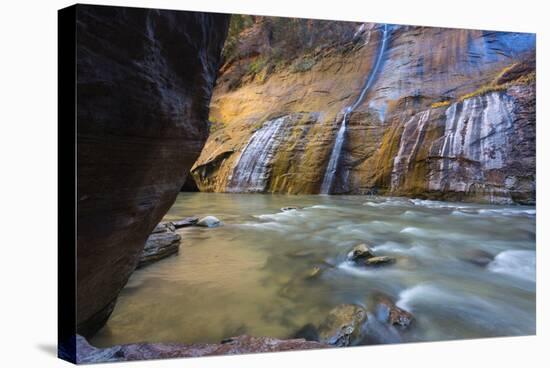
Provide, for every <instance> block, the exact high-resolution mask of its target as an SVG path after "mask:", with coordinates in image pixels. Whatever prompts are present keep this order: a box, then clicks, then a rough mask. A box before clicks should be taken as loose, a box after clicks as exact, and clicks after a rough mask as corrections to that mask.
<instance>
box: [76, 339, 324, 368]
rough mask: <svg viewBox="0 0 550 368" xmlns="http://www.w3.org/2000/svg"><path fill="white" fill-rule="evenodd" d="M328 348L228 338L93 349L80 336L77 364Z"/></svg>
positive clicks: (300, 342) (311, 343) (308, 343)
mask: <svg viewBox="0 0 550 368" xmlns="http://www.w3.org/2000/svg"><path fill="white" fill-rule="evenodd" d="M328 347H329V346H328V345H326V344H322V343H319V342H314V341H306V340H304V339H302V338H298V339H290V340H279V339H275V338H270V337H252V336H246V335H243V336H237V337H232V338H229V339H226V340H224V341H223V342H222V343H219V344H190V345H185V344H171V343H139V344H128V345H117V346H112V347H109V348H103V349H100V348H95V347H93V346H91V345H90V344H89V343H88V342H87V341H86V339H85V338H84V337H82V336H79V335H77V336H76V351H77V356H76V357H77V364H89V363H101V362H121V361H132V360H145V359H169V358H189V357H200V356H211V355H231V354H249V353H267V352H274V351H289V350H306V349H323V348H328Z"/></svg>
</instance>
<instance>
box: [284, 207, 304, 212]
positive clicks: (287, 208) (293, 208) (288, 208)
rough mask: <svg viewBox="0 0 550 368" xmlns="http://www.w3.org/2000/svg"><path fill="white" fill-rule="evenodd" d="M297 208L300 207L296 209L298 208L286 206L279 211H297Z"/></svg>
mask: <svg viewBox="0 0 550 368" xmlns="http://www.w3.org/2000/svg"><path fill="white" fill-rule="evenodd" d="M299 208H300V207H298V206H286V207H282V208H281V211H283V212H286V211H292V210H297V209H299Z"/></svg>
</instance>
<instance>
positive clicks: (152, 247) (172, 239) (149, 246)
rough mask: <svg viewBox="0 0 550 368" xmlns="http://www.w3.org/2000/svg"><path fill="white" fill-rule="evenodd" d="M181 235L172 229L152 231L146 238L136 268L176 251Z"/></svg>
mask: <svg viewBox="0 0 550 368" xmlns="http://www.w3.org/2000/svg"><path fill="white" fill-rule="evenodd" d="M180 242H181V236H180V235H179V234H176V233H174V232H172V231H165V232H160V233H153V234H151V235H150V236H149V238H147V241H146V242H145V248H143V253H141V257H140V258H139V262H138V265H137V268H141V267H144V266H147V265H149V264H151V263H154V262H156V261H159V260H161V259H163V258H166V257H168V256H170V255H172V254H175V253H177V252H178V250H179V247H180Z"/></svg>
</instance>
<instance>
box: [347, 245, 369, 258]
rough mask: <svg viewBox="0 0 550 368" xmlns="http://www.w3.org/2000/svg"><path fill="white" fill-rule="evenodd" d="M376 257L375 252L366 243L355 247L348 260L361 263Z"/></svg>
mask: <svg viewBox="0 0 550 368" xmlns="http://www.w3.org/2000/svg"><path fill="white" fill-rule="evenodd" d="M373 257H375V254H374V252H373V251H372V249H370V248H369V246H368V245H367V244H365V243H361V244H358V245H356V246H355V247H353V249H352V250H351V252H350V253H349V255H348V258H349V259H351V260H352V261H356V262H357V261H360V260H365V259H369V258H373Z"/></svg>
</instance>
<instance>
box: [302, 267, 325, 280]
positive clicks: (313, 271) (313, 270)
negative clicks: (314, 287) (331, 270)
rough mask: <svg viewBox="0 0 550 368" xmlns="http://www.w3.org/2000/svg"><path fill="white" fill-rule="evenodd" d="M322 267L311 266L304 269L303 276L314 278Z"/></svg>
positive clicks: (320, 271)
mask: <svg viewBox="0 0 550 368" xmlns="http://www.w3.org/2000/svg"><path fill="white" fill-rule="evenodd" d="M323 270H324V267H323V266H319V265H316V266H313V267H311V268H310V269H308V270H307V271H306V274H305V278H306V279H307V280H312V279H316V278H318V277H319V276H321V274H322V273H323Z"/></svg>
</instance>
